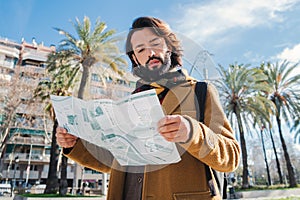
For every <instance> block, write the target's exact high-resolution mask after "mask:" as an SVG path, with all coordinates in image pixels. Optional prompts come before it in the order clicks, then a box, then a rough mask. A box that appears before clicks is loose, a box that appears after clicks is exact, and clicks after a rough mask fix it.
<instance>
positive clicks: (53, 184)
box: [44, 119, 59, 194]
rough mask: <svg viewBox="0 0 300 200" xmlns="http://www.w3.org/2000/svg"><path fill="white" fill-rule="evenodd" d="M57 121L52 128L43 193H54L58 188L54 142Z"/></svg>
mask: <svg viewBox="0 0 300 200" xmlns="http://www.w3.org/2000/svg"><path fill="white" fill-rule="evenodd" d="M57 126H58V122H57V120H56V119H55V120H54V125H53V130H52V141H51V153H50V164H49V171H48V179H47V183H46V185H47V186H46V189H45V192H44V194H56V193H57V190H58V177H57V163H58V155H59V154H58V145H57V143H56V135H55V134H56V128H57Z"/></svg>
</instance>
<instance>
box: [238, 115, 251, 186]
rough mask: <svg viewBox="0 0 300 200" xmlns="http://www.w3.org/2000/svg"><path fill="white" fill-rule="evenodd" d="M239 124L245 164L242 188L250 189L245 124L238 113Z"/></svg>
mask: <svg viewBox="0 0 300 200" xmlns="http://www.w3.org/2000/svg"><path fill="white" fill-rule="evenodd" d="M236 116H237V122H238V127H239V132H240V142H241V150H242V162H243V183H242V188H249V181H248V177H249V172H248V159H247V157H248V155H247V147H246V140H245V133H244V129H243V124H242V120H241V116H240V115H239V113H237V112H236Z"/></svg>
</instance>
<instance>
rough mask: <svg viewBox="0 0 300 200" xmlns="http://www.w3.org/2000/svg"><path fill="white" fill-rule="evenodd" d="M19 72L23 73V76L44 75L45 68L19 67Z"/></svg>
mask: <svg viewBox="0 0 300 200" xmlns="http://www.w3.org/2000/svg"><path fill="white" fill-rule="evenodd" d="M20 72H24V73H25V74H40V75H44V74H45V68H43V67H37V66H34V65H26V66H21V67H20Z"/></svg>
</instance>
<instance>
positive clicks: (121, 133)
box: [51, 90, 180, 166]
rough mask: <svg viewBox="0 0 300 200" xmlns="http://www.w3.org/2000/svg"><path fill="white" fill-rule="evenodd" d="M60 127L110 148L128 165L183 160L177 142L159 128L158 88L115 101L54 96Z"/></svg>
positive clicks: (161, 114) (167, 162)
mask: <svg viewBox="0 0 300 200" xmlns="http://www.w3.org/2000/svg"><path fill="white" fill-rule="evenodd" d="M51 101H52V104H53V107H54V110H55V114H56V118H57V120H58V123H59V126H62V127H64V128H66V129H67V131H68V132H69V133H70V134H73V135H75V136H77V137H79V138H81V139H83V140H86V141H88V142H90V143H92V144H95V145H97V146H100V147H103V148H105V149H107V150H109V151H110V152H111V153H112V155H113V156H114V157H115V158H116V159H117V161H118V162H119V163H120V164H121V165H123V166H125V165H134V166H142V165H148V164H152V165H157V164H169V163H176V162H179V161H180V156H179V153H178V151H177V148H176V145H175V143H171V142H168V141H166V140H165V139H164V138H163V137H162V136H161V135H160V134H159V133H158V131H157V122H158V120H160V119H161V118H163V117H164V113H163V111H162V108H161V105H160V103H159V100H158V98H157V95H156V92H155V90H148V91H144V92H139V93H136V94H133V95H130V96H128V97H126V98H123V99H120V100H118V101H114V100H111V99H97V100H90V101H83V100H81V99H78V98H75V97H72V96H54V95H51Z"/></svg>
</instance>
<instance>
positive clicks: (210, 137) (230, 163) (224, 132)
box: [180, 84, 240, 172]
mask: <svg viewBox="0 0 300 200" xmlns="http://www.w3.org/2000/svg"><path fill="white" fill-rule="evenodd" d="M204 116H205V117H204V124H203V123H201V122H199V121H197V120H196V119H194V118H192V117H190V116H186V115H185V116H184V117H185V118H186V119H188V121H189V122H190V124H191V128H192V130H191V137H190V140H189V141H188V142H187V143H184V144H180V145H181V146H182V147H183V148H185V149H186V150H187V151H188V152H189V153H190V154H191V155H192V156H194V157H195V158H197V159H199V160H201V161H202V162H204V163H206V164H207V165H209V166H211V167H212V168H213V169H215V170H218V171H222V172H230V171H233V170H234V169H236V168H237V166H238V163H239V158H240V148H239V144H238V142H237V140H236V139H235V137H234V132H233V130H232V128H231V126H230V124H229V121H228V119H227V118H226V116H225V113H224V111H223V109H222V106H221V103H220V100H219V96H218V92H217V90H216V88H215V87H214V86H213V85H212V84H208V87H207V95H206V103H205V112H204Z"/></svg>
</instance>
